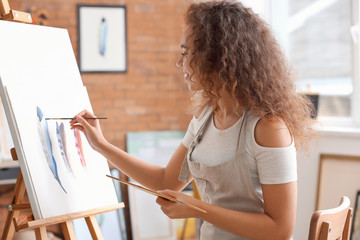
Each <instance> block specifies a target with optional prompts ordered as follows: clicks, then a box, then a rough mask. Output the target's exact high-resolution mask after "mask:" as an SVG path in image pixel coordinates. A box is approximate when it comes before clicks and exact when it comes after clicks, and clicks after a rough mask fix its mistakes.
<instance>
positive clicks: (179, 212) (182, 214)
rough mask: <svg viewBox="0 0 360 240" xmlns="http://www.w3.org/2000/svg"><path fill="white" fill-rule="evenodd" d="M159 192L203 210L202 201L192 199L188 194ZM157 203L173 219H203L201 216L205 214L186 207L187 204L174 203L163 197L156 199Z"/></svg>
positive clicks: (167, 191)
mask: <svg viewBox="0 0 360 240" xmlns="http://www.w3.org/2000/svg"><path fill="white" fill-rule="evenodd" d="M158 192H159V193H161V194H164V195H168V196H171V197H173V198H176V199H177V200H180V201H182V202H186V203H190V204H192V205H194V206H197V207H200V208H201V206H200V205H201V203H202V202H201V201H200V200H197V199H196V198H194V197H190V196H188V195H186V194H183V193H180V192H177V191H173V190H169V189H166V190H163V191H158ZM156 203H157V204H159V205H160V206H161V210H162V211H163V212H164V213H165V214H166V215H167V216H168V217H169V218H171V219H178V218H192V217H194V218H201V214H203V213H201V212H200V211H198V210H195V209H193V208H191V207H189V206H186V205H185V204H182V203H178V202H173V201H170V200H167V199H165V198H162V197H158V198H157V199H156Z"/></svg>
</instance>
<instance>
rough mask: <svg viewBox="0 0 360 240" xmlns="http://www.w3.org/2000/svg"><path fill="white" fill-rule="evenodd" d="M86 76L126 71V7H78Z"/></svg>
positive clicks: (80, 50)
mask: <svg viewBox="0 0 360 240" xmlns="http://www.w3.org/2000/svg"><path fill="white" fill-rule="evenodd" d="M78 53H79V55H78V56H79V68H80V72H82V73H103V72H126V71H127V50H126V7H125V6H108V5H78Z"/></svg>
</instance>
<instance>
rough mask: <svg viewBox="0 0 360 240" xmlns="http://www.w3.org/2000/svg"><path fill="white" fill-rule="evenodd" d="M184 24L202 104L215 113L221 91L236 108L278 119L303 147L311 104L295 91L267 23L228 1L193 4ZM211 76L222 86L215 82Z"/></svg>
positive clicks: (248, 10) (237, 4)
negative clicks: (225, 93)
mask: <svg viewBox="0 0 360 240" xmlns="http://www.w3.org/2000/svg"><path fill="white" fill-rule="evenodd" d="M185 23H186V25H187V26H188V27H189V28H191V30H192V34H191V35H190V36H189V38H190V41H191V42H192V44H191V45H190V46H188V47H189V53H190V56H189V61H190V67H191V69H192V70H193V71H194V74H196V76H200V77H199V78H200V79H198V81H199V83H200V84H201V86H202V88H203V92H202V96H203V104H208V105H213V107H214V111H215V113H216V111H217V110H218V108H219V105H218V101H219V98H220V89H221V88H223V87H225V89H226V90H227V91H229V92H230V93H231V95H232V96H233V98H234V102H235V104H240V105H241V106H244V107H245V108H246V109H248V110H250V111H251V112H252V113H253V114H255V115H256V116H260V117H261V116H265V115H271V116H276V117H280V118H281V119H283V121H284V122H285V124H286V126H287V127H288V129H289V131H290V132H291V134H292V136H293V137H294V139H295V140H296V141H295V144H296V147H297V148H299V147H306V146H307V143H308V142H309V141H308V140H309V138H310V137H312V136H313V135H314V134H313V133H314V131H313V130H312V128H311V124H312V123H313V120H312V119H311V118H310V114H311V111H313V109H312V104H311V103H310V101H309V100H308V99H307V98H306V97H305V96H304V95H303V94H299V93H297V92H296V88H295V84H294V77H293V73H292V70H291V67H290V66H289V64H288V63H287V59H286V57H285V55H284V53H283V52H282V50H281V48H280V47H279V45H278V43H277V41H276V40H275V38H274V36H273V34H272V32H271V30H270V27H269V26H268V24H266V23H265V22H264V21H263V20H262V19H261V18H260V17H259V16H258V15H256V14H255V13H254V12H253V11H252V10H251V9H250V8H246V7H244V6H243V4H242V3H240V2H238V1H231V0H227V1H209V2H201V3H193V4H191V5H190V6H189V8H188V10H187V12H186V14H185ZM214 72H215V73H216V74H217V75H218V79H220V81H221V84H215V82H214V81H215V80H214V78H213V77H211V75H213V74H214ZM216 81H218V80H216ZM218 85H220V87H219V88H217V89H214V87H215V86H218Z"/></svg>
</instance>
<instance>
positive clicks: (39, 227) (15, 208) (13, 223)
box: [1, 148, 124, 240]
mask: <svg viewBox="0 0 360 240" xmlns="http://www.w3.org/2000/svg"><path fill="white" fill-rule="evenodd" d="M11 156H12V158H13V160H14V161H16V160H17V159H18V158H17V155H16V151H15V149H14V148H12V149H11ZM24 194H25V183H24V179H23V176H22V173H21V171H20V172H19V175H18V178H17V181H16V184H15V190H14V197H13V200H12V202H11V204H10V205H9V207H8V210H9V212H8V215H7V218H6V222H5V227H4V231H3V234H2V237H1V240H10V239H12V238H13V236H14V233H15V231H16V232H18V231H25V230H30V229H34V230H35V234H36V239H41V240H44V239H47V235H46V226H49V225H53V224H59V223H60V225H61V229H62V231H63V234H64V238H65V239H76V237H75V231H74V227H73V224H72V220H74V219H78V218H85V221H86V224H87V226H88V228H89V231H90V234H91V236H92V238H93V239H103V237H102V234H101V231H100V227H99V225H98V223H97V221H96V218H95V215H97V214H101V213H105V212H110V211H114V210H116V209H119V208H123V207H124V203H119V204H115V205H113V206H108V207H103V208H97V209H92V210H88V211H82V212H76V213H71V214H66V215H61V216H56V217H50V218H44V219H38V220H34V217H33V216H32V215H29V216H24V218H23V219H17V218H18V217H19V215H20V211H28V210H31V207H30V204H29V203H23V198H24Z"/></svg>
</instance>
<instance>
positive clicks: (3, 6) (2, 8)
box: [0, 0, 32, 23]
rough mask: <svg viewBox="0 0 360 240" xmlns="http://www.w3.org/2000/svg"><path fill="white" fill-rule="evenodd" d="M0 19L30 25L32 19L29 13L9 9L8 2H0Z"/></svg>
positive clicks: (5, 0) (0, 0)
mask: <svg viewBox="0 0 360 240" xmlns="http://www.w3.org/2000/svg"><path fill="white" fill-rule="evenodd" d="M0 19H2V20H9V21H17V22H25V23H32V18H31V14H30V13H26V12H20V11H16V10H12V9H10V5H9V2H8V0H0Z"/></svg>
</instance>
